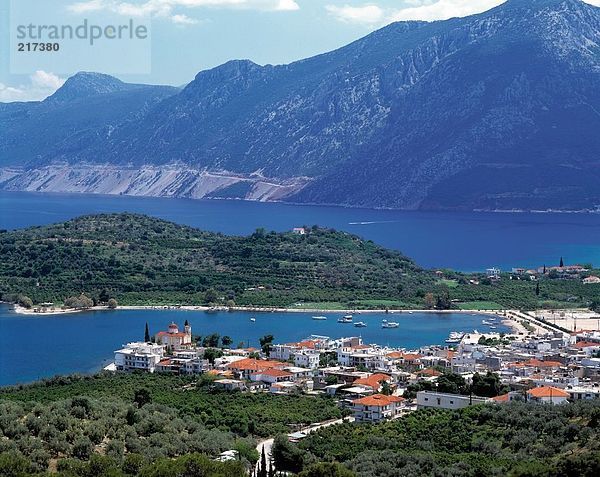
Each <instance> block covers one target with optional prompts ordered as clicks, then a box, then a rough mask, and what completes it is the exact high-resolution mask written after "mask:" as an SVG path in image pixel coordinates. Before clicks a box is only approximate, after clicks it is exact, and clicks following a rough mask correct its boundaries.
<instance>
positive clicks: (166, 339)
mask: <svg viewBox="0 0 600 477" xmlns="http://www.w3.org/2000/svg"><path fill="white" fill-rule="evenodd" d="M156 342H157V343H158V344H162V345H165V346H166V347H167V349H168V350H179V349H181V348H185V347H191V345H192V327H191V326H190V325H189V323H188V322H187V320H186V322H185V325H184V331H183V332H180V331H179V327H178V326H177V325H176V324H175V323H171V324H170V325H169V328H168V330H167V331H161V332H159V333H157V334H156Z"/></svg>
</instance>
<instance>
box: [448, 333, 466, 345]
mask: <svg viewBox="0 0 600 477" xmlns="http://www.w3.org/2000/svg"><path fill="white" fill-rule="evenodd" d="M463 336H465V334H464V333H461V332H459V331H453V332H451V333H450V336H449V337H448V339H447V340H446V343H460V341H461V340H462V339H463Z"/></svg>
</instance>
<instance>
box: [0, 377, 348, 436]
mask: <svg viewBox="0 0 600 477" xmlns="http://www.w3.org/2000/svg"><path fill="white" fill-rule="evenodd" d="M81 396H83V397H93V398H96V399H117V400H118V401H120V402H126V403H134V401H137V402H138V403H140V402H141V403H143V404H144V405H145V404H147V403H151V404H153V405H160V406H166V407H168V408H170V409H174V410H176V411H177V413H178V416H179V417H181V418H185V419H191V420H193V421H195V422H198V423H199V424H202V425H204V426H206V427H207V428H214V429H220V430H223V431H227V432H232V433H234V434H235V435H238V436H244V437H245V436H258V437H266V436H272V435H275V434H277V433H281V432H290V430H293V429H295V428H296V427H297V426H299V425H307V424H311V423H313V422H320V421H325V420H328V419H333V418H339V417H341V412H340V410H339V408H338V407H337V406H336V405H335V402H334V401H333V400H330V399H326V398H315V397H308V396H273V395H270V394H251V393H241V392H221V391H217V390H214V389H212V381H211V380H210V379H208V378H207V379H205V380H203V379H202V378H200V380H198V378H197V377H191V376H174V375H173V376H172V375H164V374H137V373H133V374H125V373H123V374H121V373H119V374H108V373H100V374H96V375H91V376H87V375H86V376H77V375H75V376H67V377H57V378H52V379H49V380H45V381H40V382H38V383H35V384H31V385H25V386H16V387H9V388H1V389H0V401H18V402H25V403H28V402H36V403H42V404H48V403H53V402H55V401H59V400H64V399H73V398H76V397H81ZM140 400H141V401H140Z"/></svg>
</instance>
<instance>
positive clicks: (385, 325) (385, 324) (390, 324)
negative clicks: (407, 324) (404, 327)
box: [381, 320, 400, 328]
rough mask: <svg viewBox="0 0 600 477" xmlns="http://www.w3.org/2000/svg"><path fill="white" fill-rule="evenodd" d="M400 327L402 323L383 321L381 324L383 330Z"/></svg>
mask: <svg viewBox="0 0 600 477" xmlns="http://www.w3.org/2000/svg"><path fill="white" fill-rule="evenodd" d="M399 326H400V323H396V322H394V321H387V320H383V322H382V323H381V327H382V328H398V327H399Z"/></svg>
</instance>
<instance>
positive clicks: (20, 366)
mask: <svg viewBox="0 0 600 477" xmlns="http://www.w3.org/2000/svg"><path fill="white" fill-rule="evenodd" d="M324 315H325V316H327V317H328V320H327V321H315V320H313V319H312V316H313V313H280V312H273V313H250V312H217V313H207V312H203V311H188V310H176V309H170V310H114V311H90V312H82V313H70V314H58V315H45V316H40V315H21V314H17V313H15V312H14V311H13V308H12V307H11V306H9V305H0V329H1V330H2V337H3V345H2V346H1V347H0V386H2V385H9V384H17V383H27V382H30V381H35V380H38V379H41V378H45V377H51V376H54V375H58V374H63V375H64V374H70V373H75V372H78V373H92V372H95V371H99V370H100V369H101V368H102V367H104V366H106V365H107V364H108V363H109V362H111V361H112V358H113V351H114V350H116V349H119V348H120V347H121V346H122V345H123V344H125V343H128V342H131V341H140V340H143V338H144V327H145V324H146V322H147V323H148V326H149V328H150V333H151V334H156V333H157V332H159V331H161V330H166V329H167V327H168V325H169V323H171V322H172V321H174V322H176V323H177V324H178V325H179V326H180V327H183V323H184V321H185V320H188V321H189V322H190V324H191V325H192V332H193V334H195V335H201V336H206V335H209V334H212V333H219V334H220V335H221V336H224V335H228V336H230V337H231V338H232V339H233V343H234V346H237V345H238V343H240V342H243V343H244V346H248V345H250V346H254V347H258V344H259V343H258V340H259V338H260V337H261V336H264V335H266V334H272V335H273V336H274V337H275V342H276V343H288V342H296V341H299V340H302V339H303V338H307V337H308V336H310V335H312V334H316V335H321V336H323V335H324V336H329V337H331V338H340V337H349V336H361V337H362V338H363V340H364V342H366V343H376V344H379V345H382V346H391V347H405V348H408V349H413V348H418V347H419V346H424V345H428V344H444V341H445V339H446V338H447V337H448V335H449V334H450V332H451V331H473V330H474V329H478V330H479V331H492V330H490V329H489V326H487V325H484V324H482V320H483V319H485V318H484V317H483V316H482V315H473V314H470V313H414V314H405V313H402V314H400V313H397V314H385V313H362V314H360V315H355V321H364V322H365V323H367V327H366V328H355V327H354V326H353V325H351V324H341V323H337V318H339V317H340V316H341V314H340V313H325V314H324ZM251 317H256V321H255V322H252V321H250V318H251ZM383 319H388V320H390V321H396V322H398V323H400V327H399V328H396V329H382V328H381V321H382V320H383ZM494 331H508V330H507V328H506V327H504V326H503V325H500V324H499V325H498V328H497V329H496V330H494Z"/></svg>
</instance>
